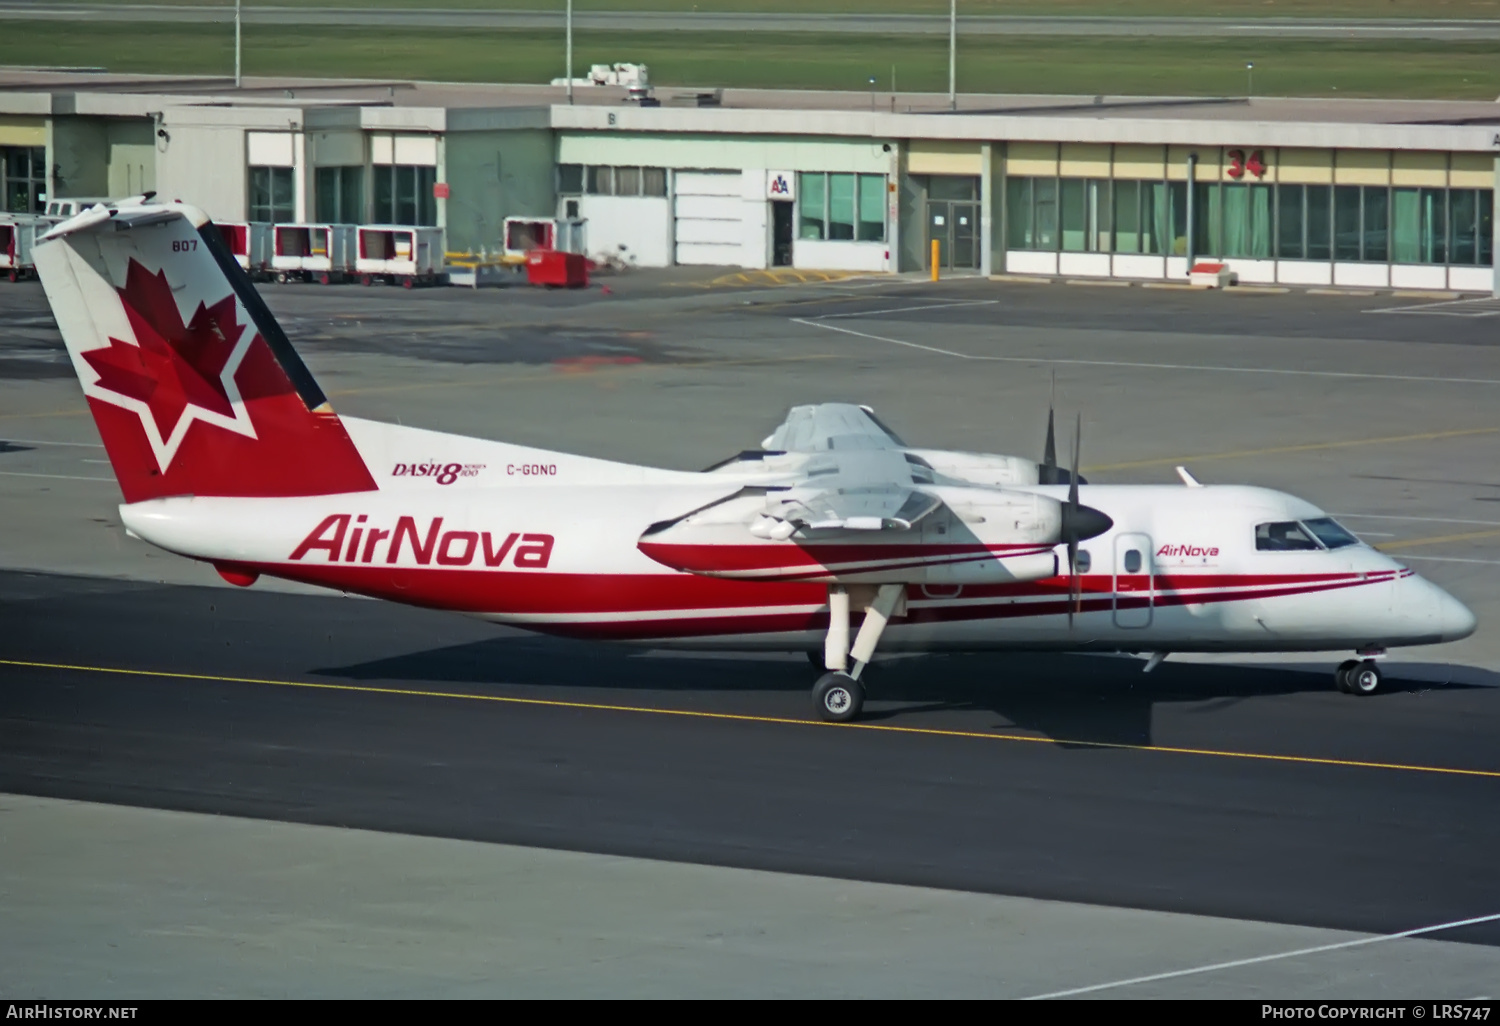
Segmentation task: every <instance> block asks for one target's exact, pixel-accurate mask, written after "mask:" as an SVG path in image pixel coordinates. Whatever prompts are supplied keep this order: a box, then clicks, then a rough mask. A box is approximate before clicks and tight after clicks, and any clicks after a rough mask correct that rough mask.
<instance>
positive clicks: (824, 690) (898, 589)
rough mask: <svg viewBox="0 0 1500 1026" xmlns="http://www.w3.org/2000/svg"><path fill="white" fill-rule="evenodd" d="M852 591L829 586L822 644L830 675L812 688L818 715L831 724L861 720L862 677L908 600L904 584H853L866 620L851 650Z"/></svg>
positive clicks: (842, 587) (847, 587)
mask: <svg viewBox="0 0 1500 1026" xmlns="http://www.w3.org/2000/svg"><path fill="white" fill-rule="evenodd" d="M850 591H851V588H850V586H848V585H843V584H830V585H829V586H828V636H827V638H826V639H824V642H823V666H824V667H825V668H826V669H827V670H828V672H827V673H825V674H823V676H821V677H819V678H818V682H817V683H816V684H814V685H813V706H814V707H815V708H816V709H817V710H818V716H819V717H821V718H822V719H824V720H826V721H827V722H829V723H848V722H849V721H850V720H853V719H857V718H858V717H859V714H860V711H861V710H862V709H863V708H864V706H865V688H864V685H863V684H861V683H860V682H859V676H860V674H861V673H863V672H864V668H865V667H866V666H867V665H868V664H869V662H870V658H871V657H872V656H873V655H874V654H875V646H876V645H877V644H879V642H880V635H881V634H882V633H883V632H884V631H885V625H886V624H887V623H889V622H890V619H891V617H892V616H894V615H896V613H897V612H898V610H899V608H900V606H901V603H902V600H903V599H904V598H905V597H906V585H904V584H882V585H879V586H878V587H876V586H872V585H854V586H853V591H854V592H856V597H857V598H859V599H860V600H861V601H860V605H861V606H862V607H863V608H864V611H865V618H864V622H862V623H861V624H860V625H859V634H858V635H856V636H855V638H854V645H853V646H852V647H851V646H850V644H849V607H850V604H851V603H850ZM851 661H852V666H851Z"/></svg>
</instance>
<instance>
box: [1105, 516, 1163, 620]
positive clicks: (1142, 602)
mask: <svg viewBox="0 0 1500 1026" xmlns="http://www.w3.org/2000/svg"><path fill="white" fill-rule="evenodd" d="M1151 551H1152V550H1151V536H1150V535H1145V534H1119V535H1116V536H1115V573H1114V609H1115V626H1116V627H1126V628H1138V627H1149V626H1151V612H1152V606H1153V605H1154V604H1155V601H1156V585H1155V571H1154V567H1153V565H1152V560H1151Z"/></svg>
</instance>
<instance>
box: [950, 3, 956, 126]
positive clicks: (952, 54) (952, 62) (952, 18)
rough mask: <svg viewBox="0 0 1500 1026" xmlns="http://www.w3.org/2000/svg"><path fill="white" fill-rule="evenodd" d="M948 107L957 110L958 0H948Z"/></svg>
mask: <svg viewBox="0 0 1500 1026" xmlns="http://www.w3.org/2000/svg"><path fill="white" fill-rule="evenodd" d="M948 109H949V110H958V0H948Z"/></svg>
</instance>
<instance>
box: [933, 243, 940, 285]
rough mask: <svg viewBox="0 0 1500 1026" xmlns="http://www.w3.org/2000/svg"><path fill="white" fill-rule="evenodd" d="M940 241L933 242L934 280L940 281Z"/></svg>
mask: <svg viewBox="0 0 1500 1026" xmlns="http://www.w3.org/2000/svg"><path fill="white" fill-rule="evenodd" d="M938 252H939V250H938V240H937V239H933V240H932V280H933V281H937V280H938Z"/></svg>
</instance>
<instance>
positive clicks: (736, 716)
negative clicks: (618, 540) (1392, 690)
mask: <svg viewBox="0 0 1500 1026" xmlns="http://www.w3.org/2000/svg"><path fill="white" fill-rule="evenodd" d="M0 666H19V667H25V668H29V669H41V670H67V671H72V672H76V673H98V674H117V675H120V676H127V677H157V678H162V679H166V680H197V681H209V682H212V683H219V684H262V685H268V686H271V687H282V688H308V689H312V690H318V691H347V692H355V693H362V694H371V695H404V696H408V697H414V698H447V699H459V700H467V701H472V702H497V703H500V704H504V705H532V706H546V707H550V708H554V709H587V710H593V711H600V712H624V713H643V714H649V715H655V716H680V717H685V718H690V719H701V720H731V721H738V722H741V723H766V724H773V725H779V726H795V727H831V728H843V729H847V730H872V731H883V732H886V733H892V734H922V735H927V736H930V737H963V738H976V739H979V740H984V741H1019V742H1029V743H1031V744H1044V745H1077V746H1079V747H1084V748H1111V749H1119V750H1122V751H1131V752H1160V753H1165V754H1169V755H1200V756H1211V757H1214V758H1221V759H1251V760H1256V761H1260V762H1287V763H1301V764H1304V765H1312V766H1346V767H1354V768H1356V769H1382V770H1402V771H1405V772H1408V773H1441V774H1446V775H1449V776H1460V777H1488V778H1490V779H1494V780H1500V770H1479V769H1460V768H1457V767H1452V766H1420V765H1411V764H1408V763H1399V762H1372V761H1367V760H1362V759H1331V758H1322V757H1319V756H1311V755H1275V754H1272V753H1269V752H1234V751H1223V750H1220V749H1215V748H1181V747H1176V746H1172V745H1132V744H1125V743H1122V742H1116V741H1073V740H1068V739H1067V738H1054V737H1032V736H1029V735H1026V734H992V733H987V732H985V731H978V730H951V729H946V728H941V727H898V726H892V725H890V724H883V723H824V722H823V721H821V720H799V719H793V718H791V717H785V716H754V715H749V714H746V713H721V712H702V711H699V710H694V709H662V708H658V707H654V706H640V705H610V704H608V703H604V702H571V701H565V700H562V699H553V698H516V697H513V696H510V695H476V694H472V693H469V692H464V691H428V690H424V689H420V688H391V687H373V686H370V685H367V684H327V683H320V682H317V681H301V680H271V679H266V678H260V677H229V676H222V675H215V674H208V673H174V672H170V671H165V670H133V669H128V668H124V667H115V666H76V665H71V664H68V663H44V662H32V661H28V660H24V659H0Z"/></svg>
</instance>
